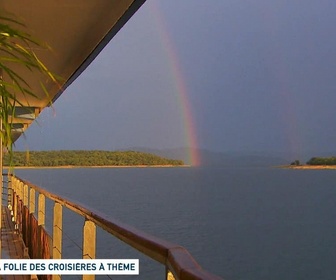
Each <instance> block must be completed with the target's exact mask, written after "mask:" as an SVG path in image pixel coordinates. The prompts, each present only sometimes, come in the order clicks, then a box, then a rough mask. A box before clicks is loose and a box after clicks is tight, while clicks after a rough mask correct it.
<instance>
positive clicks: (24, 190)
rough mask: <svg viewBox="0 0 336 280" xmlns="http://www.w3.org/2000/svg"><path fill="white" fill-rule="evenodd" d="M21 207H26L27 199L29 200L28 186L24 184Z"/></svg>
mask: <svg viewBox="0 0 336 280" xmlns="http://www.w3.org/2000/svg"><path fill="white" fill-rule="evenodd" d="M23 192H24V193H23V205H24V206H28V199H29V197H28V193H29V191H28V186H27V185H26V184H24V186H23Z"/></svg>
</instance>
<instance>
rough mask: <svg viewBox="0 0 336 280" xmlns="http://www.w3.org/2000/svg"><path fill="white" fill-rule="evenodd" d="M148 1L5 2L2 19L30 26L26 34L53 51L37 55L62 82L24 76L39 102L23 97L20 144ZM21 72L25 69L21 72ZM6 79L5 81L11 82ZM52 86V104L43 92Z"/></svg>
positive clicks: (14, 131)
mask: <svg viewBox="0 0 336 280" xmlns="http://www.w3.org/2000/svg"><path fill="white" fill-rule="evenodd" d="M144 2H145V0H1V1H0V13H1V14H3V15H9V16H11V17H13V16H15V18H16V19H17V20H18V21H20V22H22V23H24V24H25V28H26V30H25V31H26V32H27V33H29V34H31V35H32V36H33V37H34V38H36V39H38V40H39V41H40V42H44V43H46V44H47V45H48V46H49V47H50V49H42V48H41V49H36V50H34V51H35V53H36V54H37V56H38V57H39V58H40V59H41V60H42V61H43V63H44V64H45V65H46V66H47V67H48V69H49V70H51V71H52V72H53V73H56V74H57V75H58V76H60V77H62V81H61V86H62V88H61V89H60V87H59V86H57V85H55V84H54V83H52V82H51V81H46V80H45V79H46V78H44V77H43V78H42V76H41V74H39V73H35V72H34V73H33V72H29V71H26V70H25V69H20V68H17V69H14V70H15V71H16V72H18V73H20V74H21V75H22V76H23V77H24V78H25V80H26V81H28V82H29V85H30V87H31V89H32V91H33V92H34V93H35V94H36V95H37V97H38V98H34V97H27V96H18V98H19V99H20V102H21V103H22V104H24V106H25V107H26V108H21V109H18V110H16V116H15V120H14V123H15V125H13V129H12V134H13V139H14V140H16V139H17V138H18V137H19V136H20V135H21V134H22V132H23V131H24V130H25V129H26V128H27V127H28V126H29V124H30V123H31V122H32V121H33V120H34V119H35V118H36V117H37V116H38V114H39V113H40V112H41V111H42V110H43V108H45V107H46V106H48V105H49V101H50V99H51V100H52V102H55V100H56V99H57V98H58V97H59V96H60V95H61V94H62V92H63V91H64V90H65V88H66V87H67V86H69V85H70V84H71V83H72V82H73V81H74V80H75V79H76V78H77V77H78V76H79V75H80V74H81V72H82V71H83V70H84V69H85V68H86V67H87V66H88V65H89V64H90V63H91V62H92V60H94V58H95V57H96V56H97V55H98V54H99V52H100V51H101V50H102V49H103V48H104V47H105V45H106V44H107V43H108V42H109V41H110V40H111V39H112V38H113V37H114V35H115V34H116V33H117V32H118V31H119V30H120V29H121V28H122V27H123V25H124V24H125V23H126V22H127V21H128V20H129V19H130V18H131V17H132V15H134V13H135V12H136V11H137V10H138V9H139V8H140V7H141V5H142V4H143V3H144ZM15 67H19V66H15ZM5 78H6V77H4V79H5ZM41 79H44V80H43V83H45V84H46V87H47V90H48V92H49V95H50V97H49V98H48V97H47V96H46V95H45V93H44V91H43V89H42V88H41V86H40V80H41Z"/></svg>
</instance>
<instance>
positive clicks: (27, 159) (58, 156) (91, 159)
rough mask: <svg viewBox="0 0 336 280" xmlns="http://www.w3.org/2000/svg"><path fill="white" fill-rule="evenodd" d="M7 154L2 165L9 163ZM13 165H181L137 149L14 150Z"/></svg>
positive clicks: (181, 162)
mask: <svg viewBox="0 0 336 280" xmlns="http://www.w3.org/2000/svg"><path fill="white" fill-rule="evenodd" d="M9 163H10V159H9V156H8V155H5V157H4V165H7V166H8V165H9ZM11 165H12V166H15V167H33V166H34V167H57V166H155V165H160V166H164V165H167V166H171V165H173V166H182V165H184V163H183V161H182V160H173V159H167V158H163V157H159V156H157V155H154V154H150V153H143V152H137V151H99V150H94V151H84V150H61V151H25V152H19V151H15V152H14V153H13V158H12V164H11Z"/></svg>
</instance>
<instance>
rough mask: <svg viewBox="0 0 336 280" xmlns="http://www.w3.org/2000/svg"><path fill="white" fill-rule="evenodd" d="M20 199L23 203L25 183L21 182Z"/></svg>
mask: <svg viewBox="0 0 336 280" xmlns="http://www.w3.org/2000/svg"><path fill="white" fill-rule="evenodd" d="M19 198H20V199H19V200H22V202H23V182H19Z"/></svg>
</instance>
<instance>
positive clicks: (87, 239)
mask: <svg viewBox="0 0 336 280" xmlns="http://www.w3.org/2000/svg"><path fill="white" fill-rule="evenodd" d="M95 258H96V224H95V223H94V222H92V221H89V220H85V222H84V226H83V259H95ZM94 279H95V275H83V280H94Z"/></svg>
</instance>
